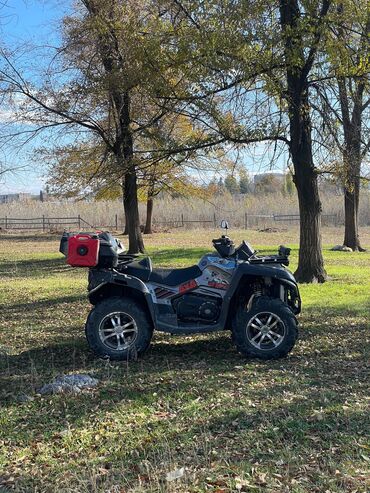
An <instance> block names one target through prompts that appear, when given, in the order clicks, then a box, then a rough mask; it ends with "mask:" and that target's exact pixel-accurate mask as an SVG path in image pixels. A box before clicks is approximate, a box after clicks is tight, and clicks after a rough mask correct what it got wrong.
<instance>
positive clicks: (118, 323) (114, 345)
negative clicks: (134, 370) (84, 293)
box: [85, 297, 153, 361]
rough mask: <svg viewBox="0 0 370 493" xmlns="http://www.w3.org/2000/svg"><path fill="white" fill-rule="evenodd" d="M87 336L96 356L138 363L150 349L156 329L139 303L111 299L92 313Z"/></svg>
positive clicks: (86, 330) (102, 303)
mask: <svg viewBox="0 0 370 493" xmlns="http://www.w3.org/2000/svg"><path fill="white" fill-rule="evenodd" d="M85 333H86V338H87V341H88V343H89V346H90V348H91V349H92V350H93V351H94V353H95V354H97V355H98V356H100V357H101V358H110V359H111V360H116V361H120V360H131V359H136V357H137V356H138V355H140V354H141V353H143V352H144V351H145V350H146V349H147V348H148V347H149V345H150V341H151V338H152V334H153V327H152V324H151V321H150V320H149V317H148V315H147V313H146V311H145V309H144V308H143V307H142V306H141V305H140V304H139V303H138V302H137V301H135V300H132V299H127V298H119V297H111V298H106V299H104V300H102V301H100V302H99V303H98V304H97V305H96V306H95V307H94V308H93V309H92V310H91V312H90V314H89V316H88V318H87V321H86V326H85Z"/></svg>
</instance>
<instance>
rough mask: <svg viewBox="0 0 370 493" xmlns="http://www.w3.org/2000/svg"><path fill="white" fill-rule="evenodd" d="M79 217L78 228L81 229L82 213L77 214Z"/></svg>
mask: <svg viewBox="0 0 370 493" xmlns="http://www.w3.org/2000/svg"><path fill="white" fill-rule="evenodd" d="M77 219H78V229H81V216H80V214H79V215H78V216H77Z"/></svg>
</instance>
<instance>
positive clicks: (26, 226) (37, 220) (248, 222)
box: [0, 211, 341, 231]
mask: <svg viewBox="0 0 370 493" xmlns="http://www.w3.org/2000/svg"><path fill="white" fill-rule="evenodd" d="M121 217H122V216H121V215H118V214H115V215H114V216H113V217H110V218H109V217H107V218H106V220H105V221H104V224H91V223H89V222H88V221H86V220H85V219H83V218H82V217H81V216H80V215H79V214H78V215H77V216H72V217H47V216H45V215H43V216H42V217H34V218H14V217H8V216H6V217H3V218H0V230H17V231H18V230H19V231H22V230H24V231H32V230H35V231H53V230H57V231H60V230H63V229H76V230H83V229H85V230H86V229H95V228H101V229H112V230H115V231H120V230H121V229H122V231H123V230H124V229H125V226H124V221H122V220H121ZM321 217H322V223H323V225H324V226H338V225H339V224H341V222H340V220H339V217H338V216H337V215H336V214H322V216H321ZM221 219H228V220H229V221H230V225H231V226H232V227H233V228H244V229H252V228H267V227H273V226H276V225H277V224H276V223H279V225H284V224H292V223H295V224H296V223H297V222H299V214H248V213H247V212H245V213H244V216H243V213H242V214H240V211H238V214H237V215H236V214H230V215H227V217H217V215H216V214H215V213H214V214H213V216H211V217H209V216H201V217H199V216H198V218H195V217H191V218H187V217H185V216H184V214H181V215H180V216H179V217H178V218H175V219H171V220H168V221H156V220H155V218H154V219H153V228H154V230H155V229H156V228H161V227H165V228H172V229H175V228H184V229H192V228H194V227H195V228H196V227H197V226H198V227H199V226H202V227H206V228H217V227H218V226H219V224H220V222H221Z"/></svg>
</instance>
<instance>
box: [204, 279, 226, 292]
mask: <svg viewBox="0 0 370 493" xmlns="http://www.w3.org/2000/svg"><path fill="white" fill-rule="evenodd" d="M208 286H209V287H210V288H216V289H224V290H227V289H228V288H229V286H230V285H229V283H228V282H226V281H221V282H217V281H208Z"/></svg>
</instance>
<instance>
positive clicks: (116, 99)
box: [0, 0, 370, 282]
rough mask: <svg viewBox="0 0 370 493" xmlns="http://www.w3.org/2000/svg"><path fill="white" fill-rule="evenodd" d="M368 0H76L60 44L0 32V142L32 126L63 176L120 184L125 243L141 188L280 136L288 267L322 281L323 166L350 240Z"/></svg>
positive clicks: (365, 109) (363, 141)
mask: <svg viewBox="0 0 370 493" xmlns="http://www.w3.org/2000/svg"><path fill="white" fill-rule="evenodd" d="M369 12H370V10H369V5H368V3H367V2H366V1H364V0H346V1H334V0H311V1H309V2H305V1H299V0H279V1H271V0H253V1H248V2H246V1H244V0H241V1H234V0H226V1H220V0H205V1H199V2H194V1H191V0H187V1H185V0H184V1H178V0H166V1H162V0H158V1H152V0H135V1H132V0H129V1H124V2H123V1H121V0H104V1H103V0H77V1H76V2H74V4H73V7H71V11H70V12H69V14H68V15H67V16H65V17H64V18H63V19H62V21H61V25H60V33H61V37H60V39H61V41H60V45H58V46H54V47H50V46H44V47H36V46H31V45H29V46H18V47H14V46H7V45H6V40H4V42H3V44H2V45H1V52H0V84H1V93H2V104H3V105H6V107H7V108H9V107H11V108H12V112H13V115H14V116H13V120H12V121H10V122H9V121H8V122H7V123H6V125H5V126H4V128H3V132H2V137H1V144H2V146H7V145H9V144H13V145H14V142H15V141H19V142H21V141H22V142H24V141H25V140H27V141H28V140H29V139H31V138H34V137H35V136H40V135H43V136H44V137H43V139H44V144H43V145H40V146H39V147H40V150H39V154H38V156H40V155H42V156H43V157H44V160H45V161H47V162H49V167H50V176H51V179H52V182H53V183H54V184H56V186H57V187H59V189H63V190H64V191H66V192H67V193H68V192H69V193H72V192H76V191H78V190H81V189H82V188H87V189H89V188H95V189H96V190H97V191H98V193H102V194H107V193H108V194H109V193H112V194H118V195H120V196H121V197H122V202H123V208H124V212H125V217H126V227H127V233H128V236H129V251H130V252H131V253H137V252H144V241H143V236H142V232H141V230H140V221H139V212H138V201H139V198H140V194H141V193H145V194H146V196H147V199H148V200H147V205H148V216H149V217H150V215H151V211H152V209H153V199H154V197H155V196H156V194H158V193H160V191H162V190H166V189H168V190H169V189H173V188H175V189H180V190H181V189H184V190H188V189H189V188H191V187H194V191H195V190H196V188H197V187H196V183H195V180H194V173H195V172H196V171H199V170H200V171H204V172H209V171H210V170H215V169H218V170H219V169H220V168H221V169H222V167H223V156H225V154H226V153H227V152H234V153H238V152H241V151H243V150H244V149H249V148H251V147H253V146H256V145H261V143H264V145H266V146H270V148H271V149H272V152H273V155H274V156H279V155H281V154H282V153H284V152H286V151H288V153H289V167H290V169H291V172H292V179H293V182H294V186H295V189H296V192H297V196H298V202H299V211H300V249H299V263H298V268H297V271H296V272H295V275H296V277H297V279H298V280H299V281H301V282H313V281H318V282H324V281H325V279H326V271H325V268H324V262H323V257H322V250H321V219H320V216H321V201H320V194H319V188H318V177H319V175H320V174H322V173H324V174H330V175H334V176H337V177H338V178H339V179H341V180H342V182H343V186H344V190H345V237H344V243H345V244H346V245H347V246H350V247H351V248H353V249H354V250H359V249H361V245H360V240H359V234H358V204H359V194H360V181H361V179H362V169H363V163H364V161H365V160H366V159H367V156H368V150H369V133H368V127H367V124H368V114H369V105H370V97H369V67H370V61H369V42H368V41H369V29H370V13H369ZM40 53H42V56H41V57H40ZM36 55H38V58H37V57H36ZM30 58H32V59H34V60H35V63H33V66H32V68H30V66H29V63H27V61H29V60H30ZM38 59H40V60H42V61H40V62H39V63H37V62H36V60H38ZM229 181H230V179H229ZM229 185H230V186H232V184H231V182H230V183H229ZM116 196H117V195H116Z"/></svg>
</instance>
